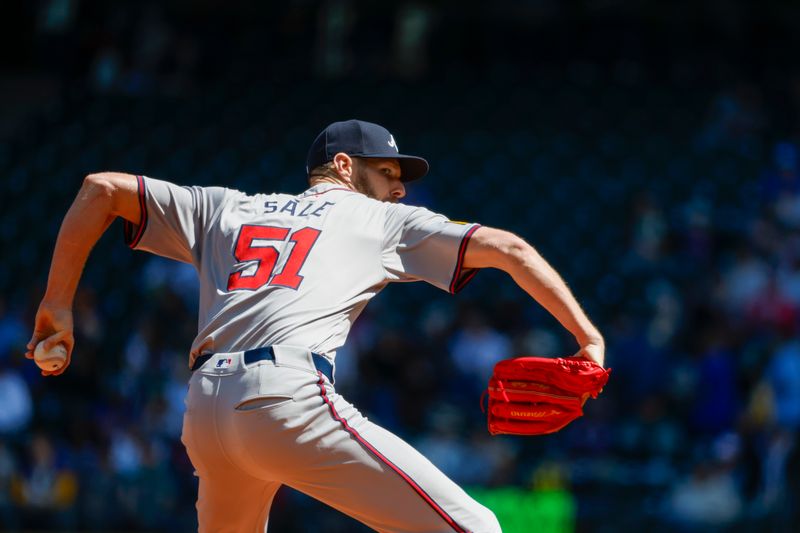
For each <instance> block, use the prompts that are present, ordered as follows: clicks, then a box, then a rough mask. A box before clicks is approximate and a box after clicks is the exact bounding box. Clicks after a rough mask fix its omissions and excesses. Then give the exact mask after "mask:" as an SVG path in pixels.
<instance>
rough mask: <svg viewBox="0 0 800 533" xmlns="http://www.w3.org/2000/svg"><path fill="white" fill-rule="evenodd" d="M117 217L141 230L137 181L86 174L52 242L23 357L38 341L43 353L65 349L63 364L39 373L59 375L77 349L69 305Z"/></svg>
mask: <svg viewBox="0 0 800 533" xmlns="http://www.w3.org/2000/svg"><path fill="white" fill-rule="evenodd" d="M116 217H122V218H124V219H125V220H128V221H129V222H131V223H133V224H139V222H140V217H141V212H140V207H139V192H138V187H137V180H136V176H133V175H130V174H121V173H116V172H102V173H98V174H90V175H88V176H86V178H85V179H84V180H83V185H82V186H81V188H80V190H79V191H78V195H77V196H76V198H75V200H74V201H73V202H72V206H70V208H69V210H68V211H67V214H66V216H65V217H64V221H63V222H62V223H61V229H60V230H59V232H58V238H57V239H56V245H55V250H54V251H53V258H52V261H51V264H50V274H49V276H48V279H47V290H46V292H45V295H44V298H43V299H42V302H41V303H40V305H39V310H38V311H37V313H36V323H35V326H34V330H33V335H32V336H31V340H30V341H29V342H28V344H27V352H26V353H25V357H27V358H28V359H33V351H34V349H35V348H36V345H37V344H38V343H39V342H40V341H44V343H45V344H44V348H45V350H49V349H51V348H53V347H54V346H55V345H56V344H63V345H64V347H65V348H66V349H67V364H65V365H64V366H63V367H62V368H60V369H59V370H56V371H53V372H48V371H44V370H43V371H42V374H43V375H58V374H61V373H63V372H64V370H65V369H66V368H67V366H68V364H69V361H70V357H71V354H72V348H73V346H74V344H75V340H74V337H73V333H72V331H73V324H72V303H73V299H74V297H75V291H76V289H77V287H78V281H79V280H80V277H81V273H82V272H83V267H84V265H85V264H86V260H87V258H88V257H89V252H90V251H91V249H92V248H93V247H94V245H95V244H96V243H97V241H98V240H99V239H100V237H101V236H102V235H103V233H104V232H105V230H106V229H107V228H108V226H109V225H111V222H113V221H114V219H115V218H116Z"/></svg>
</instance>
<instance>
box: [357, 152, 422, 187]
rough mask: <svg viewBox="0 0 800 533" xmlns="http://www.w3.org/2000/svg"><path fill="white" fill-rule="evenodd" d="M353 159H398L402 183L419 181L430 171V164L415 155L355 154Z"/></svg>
mask: <svg viewBox="0 0 800 533" xmlns="http://www.w3.org/2000/svg"><path fill="white" fill-rule="evenodd" d="M353 157H363V158H366V159H397V162H398V163H400V181H403V182H409V181H414V180H418V179H420V178H421V177H423V176H425V174H427V173H428V170H429V169H430V165H428V162H427V161H425V160H424V159H422V158H421V157H417V156H415V155H405V154H391V153H389V154H375V155H372V154H369V155H363V154H353Z"/></svg>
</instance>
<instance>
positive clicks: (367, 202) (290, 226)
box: [125, 176, 478, 364]
mask: <svg viewBox="0 0 800 533" xmlns="http://www.w3.org/2000/svg"><path fill="white" fill-rule="evenodd" d="M137 179H138V186H139V204H140V209H141V222H140V224H139V225H138V226H134V225H132V224H130V223H126V224H125V240H126V242H127V243H128V245H129V246H130V247H131V248H135V249H139V250H146V251H149V252H152V253H155V254H158V255H161V256H164V257H168V258H171V259H176V260H178V261H183V262H186V263H191V264H193V265H194V266H195V268H196V269H197V272H198V275H199V276H200V278H201V283H200V287H201V289H200V308H199V317H198V321H199V324H198V332H199V333H198V335H197V337H196V338H195V340H194V342H193V344H192V351H191V354H192V360H194V358H195V357H197V356H198V355H200V354H204V353H211V352H236V351H240V350H247V349H251V348H255V347H260V346H266V345H272V344H282V345H294V346H301V347H305V348H308V349H310V350H312V351H314V352H317V353H322V354H325V355H326V356H328V357H329V358H330V359H331V360H333V358H334V356H335V352H336V350H337V349H338V348H339V347H341V346H342V345H343V344H344V342H345V340H346V338H347V334H348V332H349V331H350V327H351V325H352V323H353V321H354V320H355V319H356V317H358V315H359V313H360V312H361V310H362V309H363V308H364V306H365V305H366V304H367V302H368V301H369V300H370V299H371V298H372V297H373V296H375V295H376V294H377V293H378V292H379V291H380V290H381V289H382V288H383V287H385V286H386V285H387V284H388V283H390V282H394V281H418V280H423V281H427V282H429V283H431V284H433V285H435V286H436V287H439V288H441V289H443V290H446V291H449V292H451V293H455V292H457V291H458V290H460V289H461V288H462V287H463V286H464V285H465V284H466V283H467V282H468V281H469V280H470V279H471V278H472V276H474V274H475V272H476V271H474V270H466V269H463V268H462V263H463V259H464V252H465V248H466V243H467V241H468V240H469V236H470V235H471V234H472V233H473V232H474V231H475V230H476V229H477V228H478V225H477V224H464V223H455V222H451V221H449V220H448V219H447V218H446V217H444V216H442V215H439V214H436V213H433V212H431V211H429V210H427V209H425V208H421V207H412V206H407V205H403V204H393V203H389V202H381V201H378V200H374V199H371V198H369V197H367V196H365V195H363V194H361V193H358V192H355V191H351V190H349V189H346V188H343V187H341V186H338V185H333V184H327V183H326V184H319V185H316V186H314V187H311V188H310V189H308V190H306V191H305V192H303V193H301V194H298V195H295V196H293V195H290V194H256V195H248V194H245V193H242V192H240V191H236V190H233V189H226V188H222V187H182V186H178V185H175V184H172V183H169V182H166V181H161V180H157V179H153V178H147V177H141V176H140V177H137ZM190 364H191V361H190Z"/></svg>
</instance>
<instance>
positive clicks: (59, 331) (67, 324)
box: [25, 302, 75, 376]
mask: <svg viewBox="0 0 800 533" xmlns="http://www.w3.org/2000/svg"><path fill="white" fill-rule="evenodd" d="M72 327H73V326H72V309H71V308H68V307H55V306H52V305H49V304H47V303H45V302H42V303H41V304H40V305H39V310H38V311H37V312H36V324H35V325H34V328H33V335H32V336H31V340H30V341H28V344H27V345H26V348H27V351H26V352H25V357H26V358H28V359H33V352H34V350H36V345H37V344H39V342H41V341H44V349H45V350H51V349H52V348H53V347H54V346H55V345H56V344H61V345H63V346H64V348H65V349H66V350H67V361H66V362H65V363H64V366H62V367H61V368H59V369H58V370H52V371H50V370H42V375H43V376H58V375H60V374H63V373H64V371H65V370H66V369H67V367H68V366H69V363H70V360H71V359H72V348H73V347H74V346H75V338H74V337H73V333H72Z"/></svg>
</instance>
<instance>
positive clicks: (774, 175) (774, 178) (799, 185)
mask: <svg viewBox="0 0 800 533" xmlns="http://www.w3.org/2000/svg"><path fill="white" fill-rule="evenodd" d="M798 160H800V156H799V155H798V150H797V146H796V145H795V144H794V143H792V142H788V141H781V142H778V143H776V144H775V147H774V148H773V150H772V162H773V166H772V167H771V168H770V169H769V170H767V171H765V172H764V173H763V175H762V176H761V182H760V187H761V197H762V199H763V200H765V201H766V202H767V203H774V202H775V201H776V200H778V199H779V198H781V197H782V196H784V195H790V196H795V195H797V194H800V165H799V164H798Z"/></svg>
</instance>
